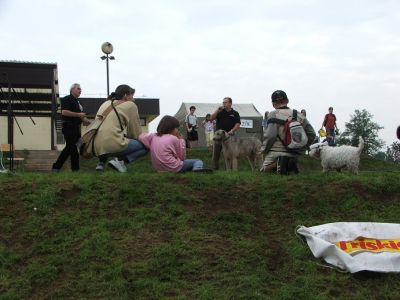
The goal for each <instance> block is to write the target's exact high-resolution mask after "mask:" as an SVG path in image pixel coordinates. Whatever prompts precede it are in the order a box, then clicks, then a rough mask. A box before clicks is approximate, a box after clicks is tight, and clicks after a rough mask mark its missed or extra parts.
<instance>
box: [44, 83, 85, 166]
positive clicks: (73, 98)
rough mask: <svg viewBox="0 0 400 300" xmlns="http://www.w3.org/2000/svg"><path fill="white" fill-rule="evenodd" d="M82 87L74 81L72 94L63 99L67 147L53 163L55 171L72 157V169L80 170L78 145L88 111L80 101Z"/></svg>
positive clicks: (62, 113) (71, 89) (62, 109)
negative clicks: (85, 111) (85, 110)
mask: <svg viewBox="0 0 400 300" xmlns="http://www.w3.org/2000/svg"><path fill="white" fill-rule="evenodd" d="M81 92H82V89H81V86H80V84H79V83H74V84H73V85H72V86H71V88H70V94H69V95H68V96H65V97H64V98H63V99H61V117H62V133H63V135H64V138H65V148H64V149H63V150H62V151H61V153H60V155H59V157H58V159H57V161H56V162H55V163H54V164H53V169H52V171H53V172H59V171H60V169H61V168H62V166H63V165H64V163H65V161H66V160H67V159H68V157H70V160H71V170H72V171H79V152H78V148H77V146H76V143H77V142H78V140H79V138H80V137H81V124H82V121H84V122H86V120H87V119H86V113H84V112H83V108H82V105H81V104H80V103H79V100H78V98H79V96H80V95H81Z"/></svg>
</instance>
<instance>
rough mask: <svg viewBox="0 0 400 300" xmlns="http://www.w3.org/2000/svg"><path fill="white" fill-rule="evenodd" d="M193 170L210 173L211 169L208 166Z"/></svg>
mask: <svg viewBox="0 0 400 300" xmlns="http://www.w3.org/2000/svg"><path fill="white" fill-rule="evenodd" d="M193 172H196V173H197V172H198V173H212V172H213V170H212V169H209V168H202V169H195V170H193Z"/></svg>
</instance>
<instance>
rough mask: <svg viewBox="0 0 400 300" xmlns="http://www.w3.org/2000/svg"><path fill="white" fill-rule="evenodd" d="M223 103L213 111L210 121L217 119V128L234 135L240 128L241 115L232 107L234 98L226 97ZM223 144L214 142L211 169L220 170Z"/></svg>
mask: <svg viewBox="0 0 400 300" xmlns="http://www.w3.org/2000/svg"><path fill="white" fill-rule="evenodd" d="M222 105H223V106H220V107H218V109H217V110H216V111H215V112H213V113H212V115H211V117H210V121H213V120H217V124H216V127H217V130H218V129H223V130H225V131H226V132H227V133H228V134H229V135H234V134H235V131H237V130H239V128H240V115H239V113H238V112H237V111H236V110H234V109H233V108H232V98H230V97H225V98H224V99H223V100H222ZM221 151H222V145H221V144H217V143H214V147H213V156H212V164H211V169H214V170H218V165H219V157H220V155H221Z"/></svg>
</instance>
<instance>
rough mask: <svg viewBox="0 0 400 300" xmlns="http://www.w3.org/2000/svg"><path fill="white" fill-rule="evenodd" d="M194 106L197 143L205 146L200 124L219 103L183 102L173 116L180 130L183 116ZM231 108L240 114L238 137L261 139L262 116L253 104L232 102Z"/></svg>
mask: <svg viewBox="0 0 400 300" xmlns="http://www.w3.org/2000/svg"><path fill="white" fill-rule="evenodd" d="M191 106H194V107H196V111H195V115H196V116H197V120H198V127H199V128H198V133H199V142H198V145H199V146H200V147H205V146H206V141H205V134H204V127H203V126H202V122H203V121H204V120H205V118H206V115H207V114H212V113H213V112H214V111H216V110H217V108H218V107H219V106H221V103H220V102H218V103H195V102H183V103H182V105H181V107H180V108H179V110H178V112H177V113H176V114H175V118H177V119H178V120H179V122H180V123H181V127H182V132H185V129H184V123H185V117H186V115H187V114H189V112H190V109H189V108H190V107H191ZM232 108H233V109H234V110H236V111H237V112H238V113H239V115H240V120H241V126H240V129H239V130H238V132H237V133H236V134H237V136H239V137H257V138H259V139H260V140H261V139H262V132H263V128H262V121H263V116H262V115H261V114H260V112H259V111H258V110H257V108H256V107H255V106H254V105H253V104H241V103H233V105H232Z"/></svg>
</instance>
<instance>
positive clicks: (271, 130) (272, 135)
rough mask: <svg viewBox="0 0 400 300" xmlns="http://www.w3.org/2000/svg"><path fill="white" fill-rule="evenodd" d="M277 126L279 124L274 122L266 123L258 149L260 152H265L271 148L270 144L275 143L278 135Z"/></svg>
mask: <svg viewBox="0 0 400 300" xmlns="http://www.w3.org/2000/svg"><path fill="white" fill-rule="evenodd" d="M278 128H279V125H278V124H276V123H270V124H268V126H267V129H266V130H265V132H264V140H263V143H262V146H261V150H260V152H261V153H267V152H268V151H269V150H270V149H271V148H272V145H273V144H274V143H275V141H276V138H277V136H278Z"/></svg>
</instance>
